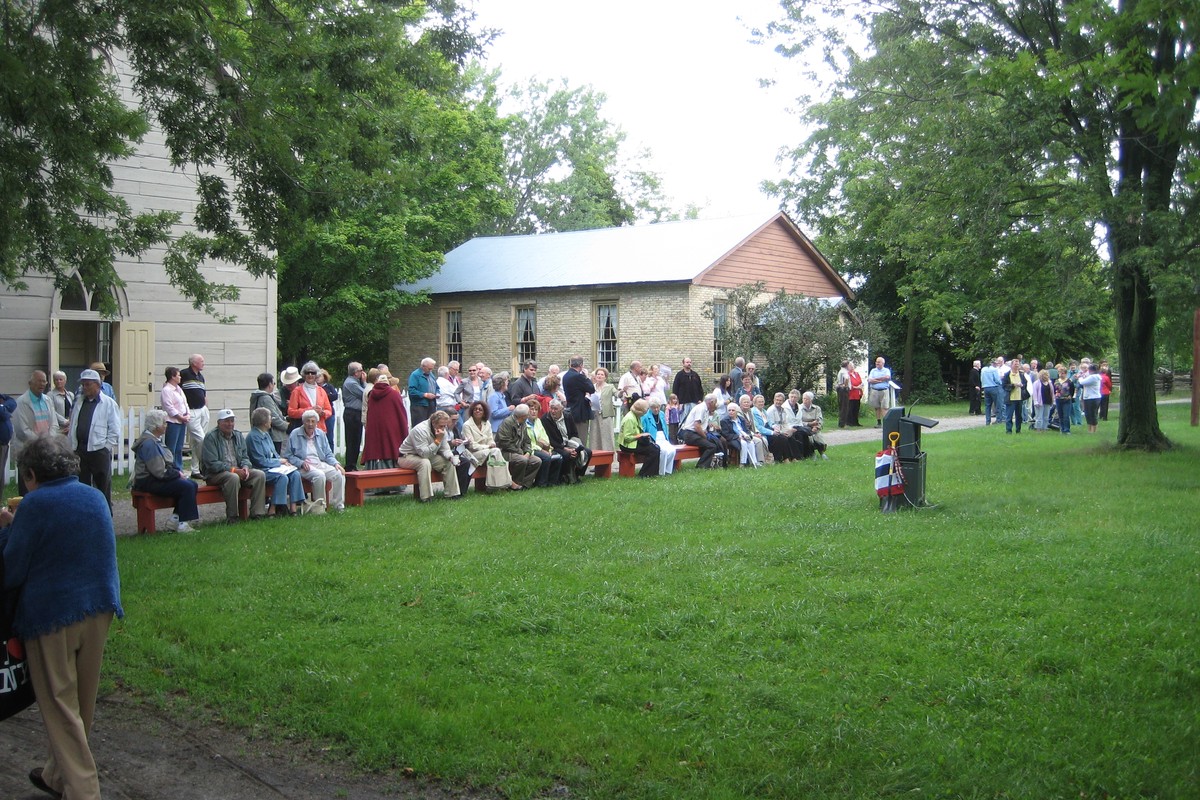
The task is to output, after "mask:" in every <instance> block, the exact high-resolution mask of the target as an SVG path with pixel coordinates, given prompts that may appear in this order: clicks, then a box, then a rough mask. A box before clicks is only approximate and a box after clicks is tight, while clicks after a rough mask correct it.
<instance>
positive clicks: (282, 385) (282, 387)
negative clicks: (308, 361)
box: [279, 367, 300, 433]
mask: <svg viewBox="0 0 1200 800" xmlns="http://www.w3.org/2000/svg"><path fill="white" fill-rule="evenodd" d="M299 382H300V370H298V369H296V368H295V367H288V368H287V369H285V370H284V371H283V372H281V373H279V409H280V410H281V411H282V412H283V414H284V416H287V411H288V406H289V405H290V404H291V402H292V391H293V390H295V388H296V384H298V383H299ZM299 427H300V420H298V419H291V418H290V417H289V418H288V421H287V432H288V433H291V432H292V431H294V430H296V428H299Z"/></svg>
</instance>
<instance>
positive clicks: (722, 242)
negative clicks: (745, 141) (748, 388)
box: [398, 215, 769, 294]
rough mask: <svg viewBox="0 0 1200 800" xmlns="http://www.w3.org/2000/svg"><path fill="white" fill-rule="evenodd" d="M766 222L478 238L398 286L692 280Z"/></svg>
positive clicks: (438, 288) (440, 288)
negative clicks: (437, 267)
mask: <svg viewBox="0 0 1200 800" xmlns="http://www.w3.org/2000/svg"><path fill="white" fill-rule="evenodd" d="M768 221H769V219H767V220H764V219H763V218H762V216H758V215H756V216H740V217H725V218H722V219H706V220H684V221H680V222H662V223H658V224H655V225H634V226H631V227H625V228H601V229H598V230H591V231H572V232H569V233H543V234H535V235H531V236H486V237H480V238H477V239H472V240H471V241H469V242H466V243H465V244H462V245H460V246H459V247H456V248H455V249H454V250H451V251H450V252H449V253H447V254H446V263H445V264H444V265H443V266H442V268H441V270H440V271H439V272H438V273H437V274H435V275H433V276H431V277H429V278H426V279H425V280H421V281H417V282H416V283H412V284H408V285H404V286H401V287H398V288H401V289H404V290H406V291H419V290H421V289H427V290H428V291H429V292H431V293H433V294H448V293H453V292H485V291H498V290H505V289H508V290H512V289H529V288H534V287H536V288H542V287H555V286H585V285H592V284H601V283H604V284H607V283H649V282H660V281H690V280H692V279H693V278H695V277H696V276H697V275H699V274H700V273H701V272H703V271H704V270H705V269H707V268H708V267H710V266H712V265H713V264H714V263H716V262H717V261H718V260H719V259H720V258H721V257H722V256H724V255H725V254H726V253H728V252H729V251H730V250H732V249H734V248H735V247H737V246H738V245H739V244H740V243H741V242H742V241H743V240H744V239H745V238H746V237H748V236H750V235H751V234H752V233H754V232H755V231H757V230H758V229H759V228H761V227H762V226H763V225H764V224H766V222H768Z"/></svg>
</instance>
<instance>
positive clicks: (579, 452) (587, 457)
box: [542, 359, 592, 483]
mask: <svg viewBox="0 0 1200 800" xmlns="http://www.w3.org/2000/svg"><path fill="white" fill-rule="evenodd" d="M572 361H574V359H572ZM542 427H543V428H545V429H546V437H547V438H548V439H549V440H550V450H551V452H554V453H557V454H558V455H560V456H562V464H563V465H562V472H561V473H560V477H559V480H561V481H562V482H563V483H578V482H579V479H580V478H582V477H583V475H584V473H585V472H587V468H588V463H590V462H591V460H592V451H591V450H589V449H587V448H586V447H584V446H583V445H582V444H580V443H579V434H578V433H577V428H576V427H575V420H573V419H571V418H570V417H569V416H568V415H566V414H565V413H563V405H562V403H560V402H558V401H557V400H551V401H550V410H549V411H548V412H547V413H546V414H545V415H543V416H542ZM572 439H573V440H575V441H574V442H572V441H571V440H572ZM576 444H578V447H576V446H575V445H576Z"/></svg>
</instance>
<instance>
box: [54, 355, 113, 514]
mask: <svg viewBox="0 0 1200 800" xmlns="http://www.w3.org/2000/svg"><path fill="white" fill-rule="evenodd" d="M79 387H80V393H79V397H77V398H75V405H74V406H72V407H71V428H70V432H69V433H68V434H67V435H68V436H69V437H70V444H71V447H72V448H74V450H75V453H76V454H77V455H78V456H79V482H80V483H82V484H84V485H86V486H94V487H96V488H97V489H99V490H100V491H101V492H103V493H104V499H105V500H107V501H108V510H109V511H110V512H111V511H112V455H113V453H114V452H115V451H116V449H117V448H118V447H120V446H121V408H120V406H118V405H117V401H116V400H113V399H112V398H111V397H109V396H108V395H106V394H104V393H103V392H102V391H101V389H100V373H99V372H97V371H96V370H94V369H85V370H84V371H83V372H82V373H81V374H80V376H79Z"/></svg>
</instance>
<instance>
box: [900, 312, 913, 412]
mask: <svg viewBox="0 0 1200 800" xmlns="http://www.w3.org/2000/svg"><path fill="white" fill-rule="evenodd" d="M906 313H907V314H908V329H907V330H905V332H904V356H903V366H904V385H903V386H901V387H900V402H901V403H903V404H904V405H906V406H907V405H908V398H909V392H910V391H911V390H912V385H913V350H915V349H916V346H917V315H916V314H915V313H913V311H912V309H911V308H909V309H906Z"/></svg>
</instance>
